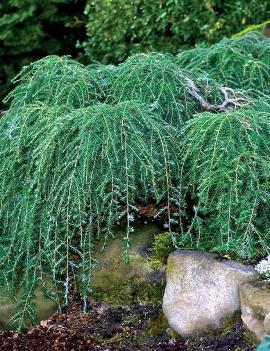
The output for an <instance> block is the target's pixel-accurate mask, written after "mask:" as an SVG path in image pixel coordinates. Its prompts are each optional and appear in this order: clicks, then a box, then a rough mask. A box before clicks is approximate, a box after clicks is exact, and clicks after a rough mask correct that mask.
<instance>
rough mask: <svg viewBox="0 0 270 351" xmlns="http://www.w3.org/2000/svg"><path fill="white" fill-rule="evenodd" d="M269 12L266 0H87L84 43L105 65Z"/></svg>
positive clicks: (205, 36)
mask: <svg viewBox="0 0 270 351" xmlns="http://www.w3.org/2000/svg"><path fill="white" fill-rule="evenodd" d="M269 11H270V2H269V1H268V0H260V1H258V0H226V1H222V0H192V1H190V0H154V1H149V0H131V1H126V0H94V1H93V0H89V1H88V4H87V6H86V9H85V13H86V14H87V16H88V21H87V24H86V29H87V36H88V40H87V41H86V42H85V43H84V44H83V46H84V48H85V52H86V54H87V55H88V57H89V58H90V59H92V60H99V61H102V62H105V63H110V62H120V61H123V60H124V59H125V58H126V57H127V56H129V55H130V54H134V53H138V52H146V51H149V50H150V51H153V50H156V51H162V52H171V53H176V52H178V51H179V50H181V48H182V47H183V46H188V47H191V46H194V45H195V44H197V43H202V42H204V43H205V42H207V43H213V42H216V41H218V40H220V39H222V38H223V37H225V36H231V35H232V34H234V33H237V32H239V31H241V30H243V29H244V28H245V27H246V26H248V25H250V24H258V23H261V22H264V21H266V20H267V19H269V18H268V17H269Z"/></svg>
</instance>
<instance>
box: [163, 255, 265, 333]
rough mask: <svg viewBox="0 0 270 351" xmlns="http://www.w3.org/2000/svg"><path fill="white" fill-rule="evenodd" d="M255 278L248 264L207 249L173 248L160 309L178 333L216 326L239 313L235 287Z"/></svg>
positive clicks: (209, 329)
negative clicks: (219, 255) (224, 258)
mask: <svg viewBox="0 0 270 351" xmlns="http://www.w3.org/2000/svg"><path fill="white" fill-rule="evenodd" d="M256 279H258V275H257V273H256V271H255V269H254V267H252V266H248V265H243V264H239V263H235V262H233V261H229V260H223V259H222V260H220V259H218V258H217V255H215V254H212V253H208V252H197V251H190V250H177V251H174V252H172V253H171V254H170V255H169V258H168V264H167V283H166V288H165V292H164V296H163V312H164V314H165V316H166V317H167V319H168V323H169V325H170V327H171V328H172V329H173V330H174V331H175V332H177V333H178V334H180V335H181V336H191V335H198V334H201V333H204V332H209V331H213V330H217V329H219V328H222V327H223V326H224V325H225V324H226V323H228V320H232V319H233V318H234V316H236V315H237V313H239V314H240V299H239V288H240V286H241V285H242V284H243V283H246V282H249V281H253V280H256Z"/></svg>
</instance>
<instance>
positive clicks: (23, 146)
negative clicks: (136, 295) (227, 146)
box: [0, 101, 179, 323]
mask: <svg viewBox="0 0 270 351" xmlns="http://www.w3.org/2000/svg"><path fill="white" fill-rule="evenodd" d="M0 128H1V138H0V159H1V162H0V173H1V179H0V189H1V191H0V223H1V224H0V237H1V241H0V267H1V269H0V281H1V284H4V285H5V287H4V288H5V290H6V292H7V293H9V294H11V295H14V294H15V293H16V292H17V294H19V297H20V298H19V307H20V309H19V311H20V312H19V313H18V314H17V315H16V316H15V319H17V320H18V321H19V322H20V323H23V322H24V321H25V320H28V319H31V318H32V317H33V306H32V305H31V299H32V297H33V295H34V291H35V287H36V284H37V282H38V281H39V280H41V281H42V282H43V283H44V284H46V280H47V281H50V285H49V286H47V294H48V295H49V296H51V297H53V298H54V299H55V300H56V301H57V302H59V303H60V301H63V300H64V302H66V303H67V301H68V297H69V294H70V290H69V289H70V287H71V286H74V285H76V284H77V283H76V279H75V276H77V275H79V276H80V283H79V287H78V289H79V291H80V292H81V293H82V296H83V297H84V298H85V300H86V299H87V296H89V293H90V281H91V274H92V267H93V262H94V260H93V257H92V251H93V250H94V244H95V240H97V239H100V240H102V241H103V242H104V245H106V241H107V239H109V238H110V237H112V236H113V234H112V228H113V225H114V223H115V222H116V221H117V220H120V219H121V218H127V236H126V238H125V242H124V246H123V252H125V253H126V259H128V247H129V233H130V232H131V231H133V228H132V226H131V225H132V224H131V223H130V222H129V218H131V214H132V213H134V212H135V211H136V199H138V198H143V199H145V200H146V199H147V198H148V197H150V196H151V198H154V199H155V200H156V201H157V202H158V201H160V200H161V199H164V198H168V197H170V196H171V194H173V191H174V190H173V184H172V174H173V175H175V174H179V172H178V171H177V167H178V164H179V162H176V158H177V157H178V155H177V154H176V152H175V149H174V143H173V140H175V138H176V134H177V133H178V132H177V131H176V130H174V129H173V128H171V126H169V125H167V124H166V123H160V121H159V120H157V119H156V118H155V116H154V115H153V114H152V112H151V111H150V109H149V107H147V106H145V105H143V104H142V103H140V102H135V101H131V102H123V103H119V104H117V105H116V106H110V105H106V104H96V105H95V106H88V107H84V108H79V109H76V110H74V109H71V108H70V107H69V106H58V105H52V106H48V104H47V103H44V102H36V103H34V104H31V105H27V106H23V107H19V108H17V107H14V108H11V109H10V111H9V112H8V113H7V114H6V116H5V117H4V118H3V119H2V121H1V125H0ZM167 210H168V211H169V204H168V209H167ZM75 256H76V257H77V260H76V259H74V257H75ZM59 284H60V286H61V285H62V287H63V289H62V291H61V293H60V295H59Z"/></svg>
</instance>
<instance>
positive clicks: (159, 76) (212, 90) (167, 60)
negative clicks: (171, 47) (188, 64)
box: [101, 53, 234, 127]
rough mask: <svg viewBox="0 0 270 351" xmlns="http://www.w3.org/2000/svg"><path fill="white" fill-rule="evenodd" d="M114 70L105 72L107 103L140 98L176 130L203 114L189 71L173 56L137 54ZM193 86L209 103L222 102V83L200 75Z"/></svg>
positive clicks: (194, 80)
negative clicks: (179, 64) (195, 116)
mask: <svg viewBox="0 0 270 351" xmlns="http://www.w3.org/2000/svg"><path fill="white" fill-rule="evenodd" d="M112 67H113V66H111V69H110V71H109V72H108V70H107V71H105V72H104V70H102V72H103V78H104V79H105V80H106V82H107V87H106V89H107V90H106V95H107V100H106V101H107V102H109V103H113V104H114V103H117V102H119V101H125V100H133V99H135V100H137V99H139V100H140V101H143V102H145V103H147V104H148V105H150V107H151V110H152V111H154V112H155V113H157V114H159V115H160V116H161V118H162V119H163V120H165V121H167V122H168V123H170V124H171V125H174V126H176V127H181V125H183V124H184V123H185V122H186V121H187V120H188V119H190V118H191V117H192V115H193V114H194V113H198V112H201V111H204V108H203V106H202V105H201V103H200V102H199V101H198V99H197V98H194V94H192V93H191V90H192V89H193V88H192V87H191V85H190V83H191V79H190V77H189V75H190V72H188V71H186V70H184V69H180V68H179V67H178V66H177V65H176V64H175V62H174V58H173V57H172V56H171V55H167V54H160V53H151V54H138V55H134V56H131V57H130V58H128V59H127V60H126V61H125V62H124V63H122V64H120V65H119V66H117V67H115V68H112ZM101 74H102V73H101ZM192 84H194V85H195V86H196V88H195V89H196V90H197V91H198V93H199V94H200V95H201V97H202V98H203V99H205V100H207V101H209V103H215V104H218V103H220V102H221V101H223V94H222V92H221V91H220V89H219V88H220V84H217V83H216V82H215V81H213V80H211V79H207V80H206V79H204V77H199V76H198V77H196V79H195V78H193V80H192ZM193 90H194V89H193ZM233 93H234V92H233Z"/></svg>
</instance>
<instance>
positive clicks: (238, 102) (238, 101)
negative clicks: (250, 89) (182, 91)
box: [185, 77, 250, 112]
mask: <svg viewBox="0 0 270 351" xmlns="http://www.w3.org/2000/svg"><path fill="white" fill-rule="evenodd" d="M185 80H186V82H187V84H188V89H189V93H190V94H191V95H192V96H194V97H195V99H197V100H198V101H199V102H200V104H201V106H202V107H203V108H205V109H206V110H208V111H214V112H229V111H232V110H233V109H234V108H236V107H238V106H243V105H247V104H249V102H250V101H249V100H248V99H247V97H245V96H241V97H238V98H231V97H229V94H230V93H234V90H233V89H231V88H228V87H221V88H219V90H220V91H221V92H222V93H223V95H224V101H223V102H222V104H219V105H214V104H211V103H209V102H208V101H206V100H205V99H204V97H203V96H201V95H200V93H199V89H198V88H197V87H196V85H195V83H194V82H193V80H192V79H190V78H188V77H185Z"/></svg>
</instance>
